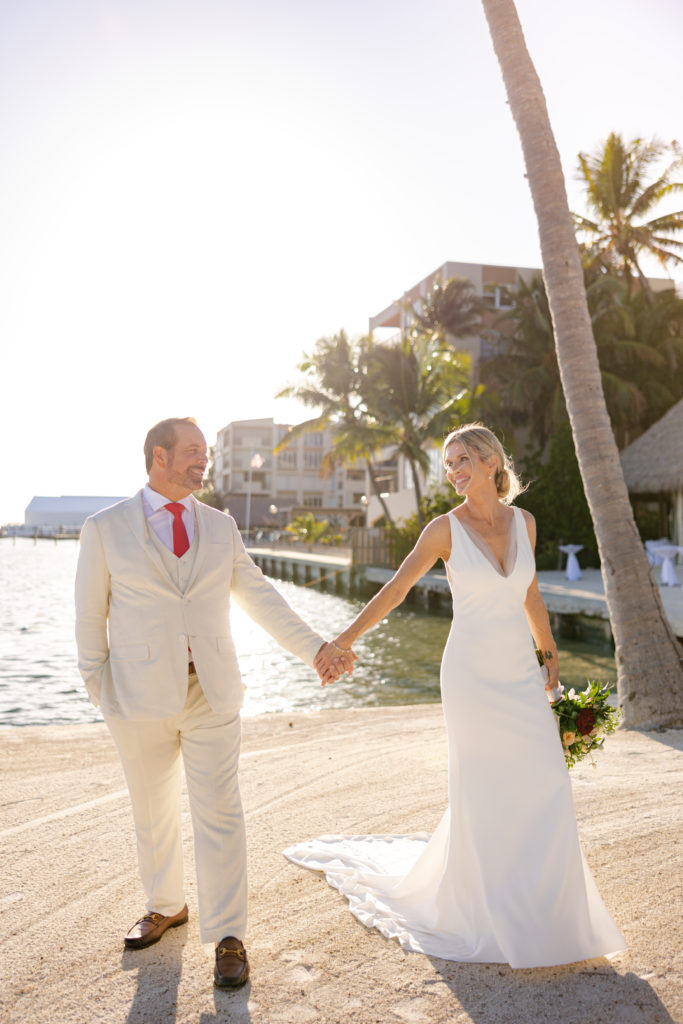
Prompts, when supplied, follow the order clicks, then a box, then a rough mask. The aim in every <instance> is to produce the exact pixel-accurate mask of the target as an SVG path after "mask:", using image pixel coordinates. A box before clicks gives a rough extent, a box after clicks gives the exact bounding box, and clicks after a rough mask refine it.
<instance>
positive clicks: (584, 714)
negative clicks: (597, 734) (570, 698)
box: [576, 708, 595, 736]
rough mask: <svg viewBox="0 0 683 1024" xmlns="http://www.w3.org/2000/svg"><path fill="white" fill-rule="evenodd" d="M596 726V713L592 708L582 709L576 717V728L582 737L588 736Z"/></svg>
mask: <svg viewBox="0 0 683 1024" xmlns="http://www.w3.org/2000/svg"><path fill="white" fill-rule="evenodd" d="M594 725H595V712H594V711H593V709H592V708H582V710H581V711H579V713H578V715H577V716H576V728H577V731H578V732H580V733H581V735H582V736H587V735H588V733H589V732H590V731H591V729H592V728H593V726H594Z"/></svg>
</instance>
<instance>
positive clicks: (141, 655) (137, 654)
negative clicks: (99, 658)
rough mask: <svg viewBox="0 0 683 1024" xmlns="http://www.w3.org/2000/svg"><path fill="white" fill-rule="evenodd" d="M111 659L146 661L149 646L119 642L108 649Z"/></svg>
mask: <svg viewBox="0 0 683 1024" xmlns="http://www.w3.org/2000/svg"><path fill="white" fill-rule="evenodd" d="M109 657H110V659H111V661H147V659H148V658H149V647H148V646H147V644H121V645H118V646H116V647H112V648H110V650H109Z"/></svg>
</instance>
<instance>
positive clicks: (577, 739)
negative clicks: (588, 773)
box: [550, 681, 621, 768]
mask: <svg viewBox="0 0 683 1024" xmlns="http://www.w3.org/2000/svg"><path fill="white" fill-rule="evenodd" d="M608 697H609V687H608V686H603V685H602V684H601V683H600V681H598V682H590V681H589V682H588V686H587V687H586V689H585V690H583V692H582V693H577V692H576V691H575V690H574V689H571V690H568V691H566V692H564V693H563V694H562V696H561V697H560V698H559V699H558V700H555V701H553V702H552V704H551V705H550V706H551V707H552V709H553V711H554V713H555V718H556V719H557V726H558V729H559V730H560V739H561V740H562V749H563V750H564V759H565V761H566V762H567V767H568V768H571V767H572V765H574V764H578V763H579V761H582V760H583V758H584V757H585V756H586V754H590V755H591V761H593V757H592V753H593V751H594V750H597V749H598V747H601V746H602V745H603V743H604V742H605V736H606V735H607V734H608V733H610V732H614V730H615V729H616V728H617V726H618V725H619V721H620V719H621V711H620V710H619V708H613V707H611V706H610V705H609V704H608V703H607V699H608ZM593 764H595V762H594V761H593Z"/></svg>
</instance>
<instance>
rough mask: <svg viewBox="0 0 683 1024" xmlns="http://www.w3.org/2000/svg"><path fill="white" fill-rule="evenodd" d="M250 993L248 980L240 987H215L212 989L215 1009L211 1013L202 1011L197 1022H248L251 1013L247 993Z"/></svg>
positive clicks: (243, 1023) (215, 1023)
mask: <svg viewBox="0 0 683 1024" xmlns="http://www.w3.org/2000/svg"><path fill="white" fill-rule="evenodd" d="M250 993H251V982H250V981H248V982H247V983H246V985H243V986H242V988H238V989H234V990H232V991H231V990H230V989H217V988H214V990H213V1002H214V1007H215V1010H214V1012H213V1013H202V1014H200V1016H199V1020H198V1021H197V1024H228V1022H229V1024H249V1022H250V1021H251V1014H250V1012H249V995H250Z"/></svg>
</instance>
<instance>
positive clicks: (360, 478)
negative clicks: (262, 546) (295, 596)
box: [214, 417, 366, 529]
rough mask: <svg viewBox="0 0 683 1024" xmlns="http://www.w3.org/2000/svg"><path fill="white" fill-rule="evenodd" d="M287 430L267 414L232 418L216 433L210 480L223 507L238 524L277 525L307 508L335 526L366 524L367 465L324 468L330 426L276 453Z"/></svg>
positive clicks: (306, 510)
mask: <svg viewBox="0 0 683 1024" xmlns="http://www.w3.org/2000/svg"><path fill="white" fill-rule="evenodd" d="M290 430H291V425H290V424H288V423H275V421H274V420H273V419H272V417H271V418H266V419H256V420H235V421H234V422H232V423H228V425H227V426H225V427H223V428H222V429H221V430H220V431H219V432H218V437H217V439H216V452H215V461H214V483H215V487H216V493H217V494H218V495H219V500H220V502H221V503H222V506H223V508H225V509H226V510H228V511H229V512H230V515H232V516H234V518H235V519H236V520H237V523H238V525H239V526H240V528H241V529H246V528H247V527H250V528H254V527H263V528H268V527H269V528H270V529H275V528H278V527H282V526H285V525H286V523H287V522H288V521H289V520H290V519H291V518H292V517H293V516H296V515H300V514H302V513H305V512H313V513H314V514H315V515H316V517H317V518H319V519H330V520H331V521H333V522H334V523H335V524H337V525H338V526H339V527H343V526H347V525H349V524H353V525H362V524H364V522H365V505H364V502H365V496H366V482H365V466H364V465H363V464H362V463H359V464H358V465H356V466H348V467H341V466H338V467H335V468H333V469H331V470H330V471H329V473H327V474H325V473H324V469H323V457H324V455H325V453H326V452H327V451H329V449H330V448H331V446H332V438H333V434H332V431H331V430H329V429H325V430H321V431H317V432H315V433H310V434H309V433H307V434H302V435H300V436H299V437H298V438H296V439H295V440H294V441H292V442H291V444H289V445H288V446H287V447H286V448H284V449H283V450H282V451H281V452H280V453H279V454H278V455H274V454H273V449H274V448H276V447H277V445H279V444H280V442H281V441H282V440H283V439H284V438H285V437H286V436H287V434H288V433H289V432H290Z"/></svg>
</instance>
